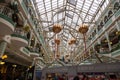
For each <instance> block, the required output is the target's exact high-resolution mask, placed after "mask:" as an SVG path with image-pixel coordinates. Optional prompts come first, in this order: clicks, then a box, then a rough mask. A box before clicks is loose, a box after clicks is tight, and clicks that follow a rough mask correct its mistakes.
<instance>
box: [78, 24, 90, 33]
mask: <svg viewBox="0 0 120 80" xmlns="http://www.w3.org/2000/svg"><path fill="white" fill-rule="evenodd" d="M87 31H88V25H86V24H82V25H81V26H80V28H79V32H80V33H82V34H84V33H86V32H87Z"/></svg>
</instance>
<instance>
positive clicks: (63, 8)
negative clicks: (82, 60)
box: [34, 0, 109, 57]
mask: <svg viewBox="0 0 120 80" xmlns="http://www.w3.org/2000/svg"><path fill="white" fill-rule="evenodd" d="M108 3H109V0H35V1H34V4H35V8H36V10H37V12H38V15H39V18H40V23H41V24H42V30H43V32H44V38H45V41H46V42H47V43H46V45H47V46H48V47H49V49H50V50H51V52H53V53H54V50H55V49H54V46H55V44H54V38H55V34H54V33H53V32H52V27H53V25H54V24H56V23H57V24H61V25H62V26H63V30H62V31H61V32H60V33H59V34H58V38H59V39H60V40H61V43H60V46H59V51H60V54H62V55H61V56H60V57H63V56H65V55H67V54H70V53H71V52H73V53H75V52H76V50H77V49H78V47H82V46H83V45H82V42H83V41H82V35H81V34H80V33H78V31H77V30H78V28H79V25H81V24H82V23H88V24H89V30H90V29H91V28H92V26H94V24H91V23H94V22H95V21H96V20H97V19H98V17H99V15H100V14H101V12H102V11H103V10H104V9H105V7H106V6H107V4H108ZM71 38H75V39H77V42H76V44H74V45H72V46H70V45H68V41H69V40H70V39H71Z"/></svg>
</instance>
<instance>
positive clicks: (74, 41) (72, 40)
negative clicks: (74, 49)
mask: <svg viewBox="0 0 120 80" xmlns="http://www.w3.org/2000/svg"><path fill="white" fill-rule="evenodd" d="M75 43H76V39H74V38H72V39H71V40H70V41H69V42H68V44H69V45H72V44H75Z"/></svg>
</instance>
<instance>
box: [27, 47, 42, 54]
mask: <svg viewBox="0 0 120 80" xmlns="http://www.w3.org/2000/svg"><path fill="white" fill-rule="evenodd" d="M25 48H26V49H27V50H29V52H31V53H38V54H39V53H40V51H39V48H29V47H25Z"/></svg>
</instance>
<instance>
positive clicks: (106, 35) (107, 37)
mask: <svg viewBox="0 0 120 80" xmlns="http://www.w3.org/2000/svg"><path fill="white" fill-rule="evenodd" d="M105 37H106V39H107V41H108V47H109V50H110V51H111V49H112V47H111V44H110V39H109V36H108V33H107V32H105Z"/></svg>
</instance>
